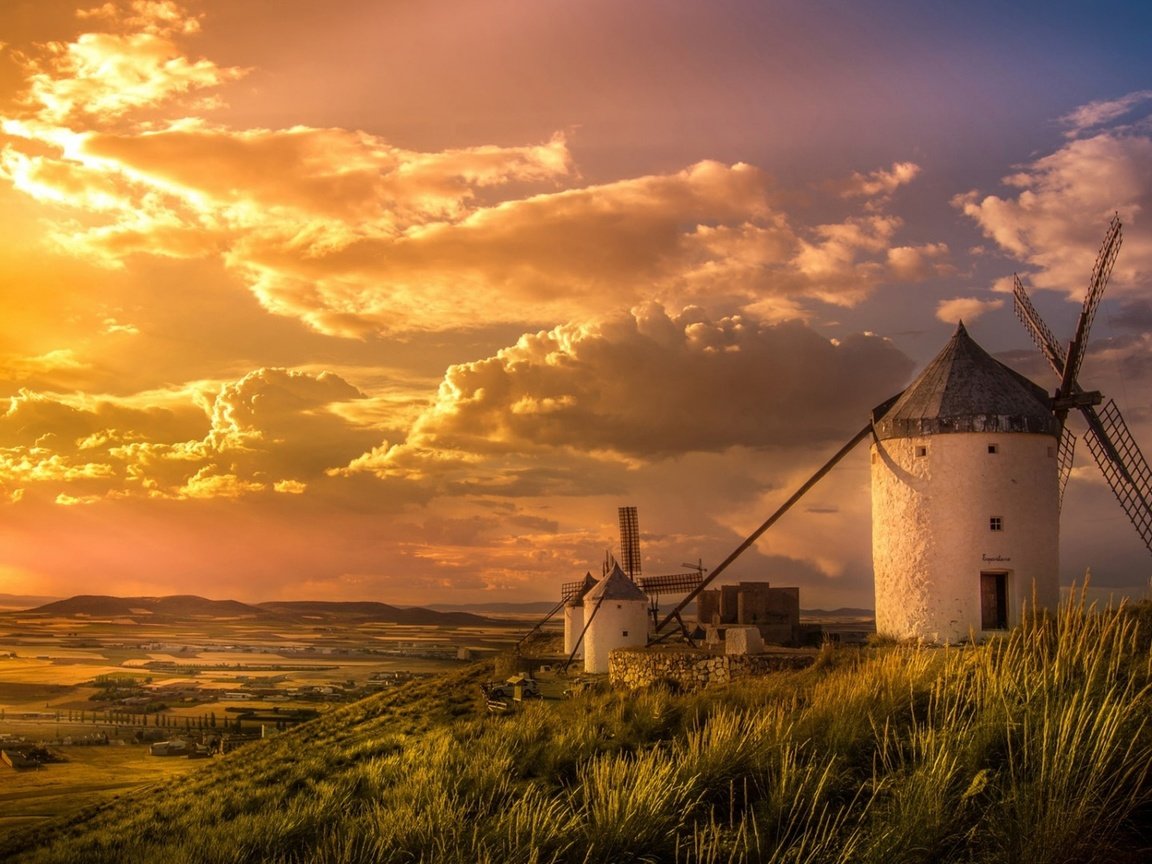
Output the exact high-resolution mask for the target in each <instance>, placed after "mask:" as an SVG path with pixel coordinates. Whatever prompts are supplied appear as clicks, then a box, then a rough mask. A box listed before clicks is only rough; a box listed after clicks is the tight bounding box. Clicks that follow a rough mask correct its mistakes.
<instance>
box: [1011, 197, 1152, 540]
mask: <svg viewBox="0 0 1152 864" xmlns="http://www.w3.org/2000/svg"><path fill="white" fill-rule="evenodd" d="M1122 240H1123V235H1122V232H1121V224H1120V217H1119V216H1118V215H1117V216H1113V217H1112V221H1111V223H1110V224H1109V226H1108V231H1107V233H1106V234H1105V235H1104V240H1103V242H1102V243H1101V245H1100V253H1099V254H1098V255H1097V256H1096V265H1095V266H1094V267H1093V268H1092V277H1091V279H1090V280H1089V282H1088V293H1087V294H1086V295H1085V297H1084V305H1083V307H1082V308H1081V310H1080V317H1079V319H1078V320H1077V322H1076V333H1075V335H1074V336H1073V337H1072V341H1071V343H1070V344H1069V346H1068V351H1067V352H1065V351H1064V350H1063V348H1062V347H1061V346H1060V344H1059V343H1058V342H1057V341H1056V338H1055V337H1054V336H1053V335H1052V331H1051V330H1049V329H1048V326H1047V325H1046V324H1045V323H1044V321H1043V319H1041V317H1040V314H1039V313H1038V312H1037V311H1036V308H1035V307H1034V306H1033V305H1032V301H1031V300H1030V299H1029V298H1028V294H1027V293H1026V292H1025V291H1024V286H1023V285H1022V284H1021V283H1020V277H1019V276H1014V277H1013V286H1012V294H1013V297H1014V303H1013V306H1014V307H1015V310H1016V317H1017V318H1019V319H1020V321H1021V322H1022V323H1023V324H1024V326H1025V328H1026V329H1027V330H1028V333H1029V334H1030V335H1031V336H1032V340H1033V341H1034V342H1035V343H1036V345H1037V347H1038V348H1039V349H1040V353H1042V354H1043V355H1044V357H1045V358H1046V359H1047V360H1048V363H1049V365H1051V367H1052V369H1053V370H1054V371H1055V372H1056V374H1057V375H1058V376H1059V378H1060V384H1059V386H1058V387H1057V388H1056V393H1055V395H1054V397H1053V399H1052V410H1053V412H1054V413H1055V414H1056V418H1057V419H1058V420H1059V422H1060V427H1061V435H1060V453H1061V456H1060V491H1061V495H1063V491H1064V486H1065V485H1066V484H1067V481H1068V474H1069V472H1070V471H1071V469H1072V456H1073V452H1074V450H1075V445H1076V439H1075V436H1074V435H1073V434H1072V432H1071V430H1069V429H1068V427H1067V426H1066V425H1065V420H1066V419H1067V417H1068V414H1069V412H1070V411H1072V410H1073V409H1076V410H1078V411H1079V412H1080V413H1081V415H1083V417H1084V422H1085V423H1086V424H1087V425H1088V430H1087V432H1085V439H1086V440H1087V442H1088V449H1089V450H1090V451H1091V453H1092V457H1093V458H1094V459H1095V460H1096V464H1097V465H1098V466H1100V471H1101V473H1103V475H1104V479H1106V480H1107V481H1108V485H1109V486H1110V487H1112V492H1113V493H1114V494H1115V495H1116V499H1117V500H1118V501H1119V502H1120V506H1121V507H1123V508H1124V512H1125V513H1126V514H1128V518H1129V519H1130V520H1131V521H1132V524H1133V525H1134V526H1135V528H1136V533H1138V534H1139V535H1140V538H1141V539H1142V540H1143V541H1144V545H1145V546H1147V547H1148V550H1149V551H1152V470H1149V468H1148V462H1147V461H1146V460H1145V459H1144V454H1143V453H1141V452H1140V448H1139V447H1138V446H1137V444H1136V440H1135V439H1134V438H1133V437H1132V433H1131V432H1130V431H1129V430H1128V424H1127V423H1125V422H1124V418H1123V417H1122V416H1121V414H1120V409H1119V408H1117V407H1116V403H1115V402H1113V401H1112V400H1111V399H1109V400H1108V402H1107V403H1106V404H1105V405H1104V407H1103V408H1101V409H1100V410H1099V411H1098V410H1097V409H1096V406H1098V405H1099V404H1100V403H1101V402H1102V401H1103V396H1102V395H1101V394H1100V392H1099V391H1096V390H1084V389H1083V388H1082V387H1081V386H1080V382H1079V380H1078V375H1079V374H1080V365H1081V363H1082V362H1083V360H1084V354H1085V352H1086V350H1087V345H1088V331H1089V330H1090V329H1091V327H1092V321H1093V319H1094V318H1095V317H1096V309H1097V307H1098V306H1099V305H1100V298H1101V297H1102V296H1103V294H1104V288H1105V287H1106V286H1107V285H1108V277H1109V276H1110V275H1111V274H1112V267H1113V265H1114V264H1115V263H1116V256H1117V254H1119V252H1120V244H1121V242H1122Z"/></svg>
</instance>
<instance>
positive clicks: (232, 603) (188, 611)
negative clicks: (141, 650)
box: [28, 594, 265, 618]
mask: <svg viewBox="0 0 1152 864" xmlns="http://www.w3.org/2000/svg"><path fill="white" fill-rule="evenodd" d="M28 611H29V612H36V613H41V614H44V615H62V616H76V615H85V616H92V617H109V616H112V617H120V618H141V617H149V618H152V617H160V618H204V617H211V618H256V617H262V616H264V615H265V613H264V612H263V611H262V610H260V609H259V608H257V607H255V606H249V605H248V604H247V603H241V602H240V601H238V600H208V599H206V598H204V597H198V596H196V595H195V594H175V595H172V596H169V597H112V596H109V595H106V594H78V595H77V596H75V597H69V598H68V599H67V600H57V601H55V602H53V603H45V604H44V605H43V606H37V607H36V608H35V609H29V610H28Z"/></svg>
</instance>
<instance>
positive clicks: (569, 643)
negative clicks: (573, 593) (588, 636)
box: [564, 603, 584, 657]
mask: <svg viewBox="0 0 1152 864" xmlns="http://www.w3.org/2000/svg"><path fill="white" fill-rule="evenodd" d="M583 629H584V606H583V605H582V604H580V603H577V604H575V605H573V604H569V605H567V606H565V607H564V654H565V655H568V656H571V655H572V649H573V648H575V647H576V640H577V639H579V638H580V631H582V630H583ZM575 656H577V657H583V656H584V643H583V642H581V643H580V648H579V650H578V651H577V652H576V655H575Z"/></svg>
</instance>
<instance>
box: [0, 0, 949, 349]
mask: <svg viewBox="0 0 1152 864" xmlns="http://www.w3.org/2000/svg"><path fill="white" fill-rule="evenodd" d="M86 20H87V21H88V22H90V23H91V24H92V25H97V24H101V25H108V26H109V27H110V29H111V31H112V32H91V33H85V34H83V35H81V36H79V37H77V39H76V40H75V41H73V42H70V43H66V44H65V43H52V44H50V45H44V46H40V47H39V49H38V54H37V56H38V58H39V59H36V60H33V59H26V60H25V62H24V73H25V75H26V85H27V93H26V99H25V101H24V111H23V112H22V113H16V114H13V115H12V116H8V117H4V118H2V119H0V123H2V127H3V130H4V131H5V133H6V134H7V135H8V143H7V145H6V146H5V147H4V148H3V150H0V176H2V177H3V178H5V179H6V180H7V181H8V182H9V183H11V184H12V185H13V187H14V188H16V189H18V190H20V191H21V192H23V193H25V194H26V195H28V196H30V197H32V198H34V199H36V200H39V201H44V202H48V203H51V204H54V205H59V206H62V207H66V208H69V209H70V210H71V211H72V218H66V219H65V218H61V219H57V221H56V223H55V226H54V230H53V232H52V235H51V236H52V237H53V239H54V241H55V243H56V244H57V245H58V246H59V247H60V248H62V249H64V250H66V251H69V252H70V253H72V254H74V255H76V256H79V257H82V258H83V259H85V260H86V261H89V262H101V263H103V264H105V265H107V266H109V267H120V266H123V264H124V262H125V261H127V260H129V259H130V258H131V257H132V256H134V255H141V254H148V255H156V256H164V257H169V258H184V259H187V258H210V259H219V260H221V261H223V262H224V264H225V265H226V266H227V267H228V268H229V269H230V270H231V271H232V272H234V273H235V274H237V275H238V276H240V278H242V279H243V280H244V281H245V283H246V284H247V285H248V286H249V288H250V290H251V291H252V292H253V294H254V295H255V296H256V297H257V298H258V300H259V301H260V302H261V303H262V304H263V305H264V307H265V308H266V309H268V310H270V311H272V312H275V313H277V314H280V315H284V316H289V317H292V318H296V319H299V320H301V321H304V322H305V323H306V324H307V325H309V326H310V327H311V328H313V329H314V330H316V331H318V332H320V333H324V334H329V335H336V336H343V337H363V336H366V335H369V334H403V333H415V332H428V331H446V330H453V329H462V328H463V329H467V328H469V327H472V326H474V325H475V322H477V321H478V320H484V321H485V322H486V323H510V324H517V325H524V326H541V325H550V324H552V323H554V322H557V321H576V320H587V319H590V318H594V317H596V316H599V315H601V314H603V312H604V310H605V309H606V308H627V307H629V306H632V305H635V304H638V303H641V302H645V301H649V300H652V301H655V302H659V303H663V304H665V305H667V306H669V307H670V308H678V307H681V306H685V305H692V304H696V305H701V306H705V307H707V308H709V309H710V310H711V311H713V312H714V313H716V314H722V313H725V312H728V311H731V310H732V309H737V308H741V307H747V308H748V309H749V311H750V312H752V313H753V314H755V315H757V316H760V317H764V318H767V319H772V320H779V319H781V318H783V317H788V316H792V315H804V314H805V307H806V306H810V305H812V304H813V303H817V304H819V303H831V304H835V305H839V306H851V305H854V304H856V303H858V302H860V301H861V300H862V299H863V298H864V297H866V296H868V295H869V293H870V292H871V291H872V290H873V289H874V288H875V287H876V285H878V284H880V283H882V282H885V281H910V280H911V281H915V280H920V279H923V278H926V277H927V276H929V275H932V274H933V273H935V272H937V271H938V270H939V268H941V267H943V266H945V265H944V264H943V261H944V259H945V258H946V256H947V248H946V247H944V246H943V245H942V244H925V245H922V246H915V247H912V246H894V247H893V242H894V240H895V237H896V235H897V233H898V231H899V229H900V228H901V227H902V223H901V222H900V220H898V219H896V218H894V217H892V216H888V215H885V214H884V213H883V212H882V210H883V207H884V204H885V202H886V201H887V199H888V197H890V195H891V194H892V193H893V192H894V191H895V190H896V189H898V188H899V187H901V186H903V185H904V184H907V183H909V182H911V181H912V180H913V179H914V178H915V177H916V176H917V174H918V173H919V167H918V166H916V165H915V164H913V163H910V162H901V163H895V164H893V165H892V166H891V167H890V168H887V169H881V170H877V171H873V172H871V173H867V174H856V175H853V177H852V178H851V180H850V181H849V182H848V183H847V184H845V185H844V186H843V188H842V189H841V190H839V191H840V194H842V195H843V196H845V197H848V198H855V197H865V198H868V199H869V200H868V201H867V202H866V204H865V208H864V209H865V211H866V212H865V214H864V215H856V216H853V215H849V216H847V217H845V218H844V219H843V221H841V222H832V223H825V224H820V225H817V226H813V227H811V228H808V227H805V226H802V225H798V224H794V223H793V222H792V221H791V220H790V219H789V217H788V216H787V214H785V213H784V212H783V211H781V210H780V209H779V208H778V207H777V206H776V204H775V201H774V199H775V196H776V193H775V191H774V188H773V182H772V180H771V178H770V177H769V176H768V175H767V174H766V173H765V172H763V171H762V170H760V169H758V168H756V167H754V166H751V165H747V164H743V163H735V164H723V163H719V162H714V161H701V162H698V163H696V164H693V165H690V166H687V167H686V168H684V169H683V170H680V171H672V172H668V173H663V174H651V175H645V176H640V177H630V178H623V179H617V180H613V181H609V182H603V183H599V184H595V185H586V186H578V185H575V181H577V180H578V179H579V178H578V175H577V173H576V169H575V165H574V160H573V157H572V154H571V153H570V151H569V147H568V143H567V141H566V139H565V137H564V136H563V135H561V134H556V135H554V136H552V137H551V138H550V139H548V140H547V141H543V142H537V143H531V144H527V145H522V146H496V145H478V146H474V147H465V148H456V149H451V150H445V151H441V152H420V151H414V150H410V149H404V148H399V147H396V146H395V145H393V144H391V143H390V142H388V141H386V140H384V139H383V138H381V137H379V136H376V135H372V134H369V133H366V132H359V131H350V130H345V129H337V128H312V127H304V126H298V127H292V128H288V129H231V128H228V127H225V126H222V125H220V124H218V123H212V122H209V120H207V119H206V118H205V116H203V114H204V111H203V109H205V108H207V107H209V106H208V105H207V103H203V104H199V105H196V104H192V103H189V102H188V99H187V98H186V97H190V96H193V95H196V96H197V97H198V98H199V97H205V98H207V96H208V95H209V94H211V93H213V92H215V91H216V90H218V89H219V88H220V87H221V85H223V84H226V83H228V82H229V81H233V80H235V79H236V78H237V77H238V76H239V75H241V74H242V72H241V70H238V69H224V68H221V67H217V66H215V65H214V64H213V63H211V62H210V61H208V60H193V59H191V58H190V57H189V56H187V54H186V53H185V51H184V48H183V47H182V43H183V42H184V41H186V40H187V39H188V38H189V37H191V36H193V35H195V33H196V32H197V31H198V27H199V25H198V23H197V22H198V19H197V18H196V17H195V16H191V15H189V14H188V13H187V12H186V11H185V10H184V9H183V7H181V6H179V5H178V4H174V3H159V2H137V3H133V4H130V5H124V4H121V5H114V4H108V5H106V6H104V7H100V8H99V9H97V10H95V11H94V12H93V13H92V14H90V15H88V16H87V19H86ZM105 68H106V69H108V70H109V72H108V75H106V76H105V75H102V74H101V75H97V74H96V72H95V71H94V70H96V69H105ZM194 109H198V113H197V110H194ZM198 114H199V116H198ZM890 247H892V248H890Z"/></svg>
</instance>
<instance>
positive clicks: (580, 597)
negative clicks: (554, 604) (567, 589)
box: [568, 573, 596, 606]
mask: <svg viewBox="0 0 1152 864" xmlns="http://www.w3.org/2000/svg"><path fill="white" fill-rule="evenodd" d="M595 587H596V577H594V576H593V575H592V574H591V573H585V574H584V581H583V582H582V583H581V585H580V589H579V590H578V591H577V592H576V593H575V594H573V595H572V596H571V597H569V598H568V605H569V606H579V605H581V604H582V603H583V602H584V595H585V594H587V593H588V592H589V591H591V590H592V589H593V588H595Z"/></svg>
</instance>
